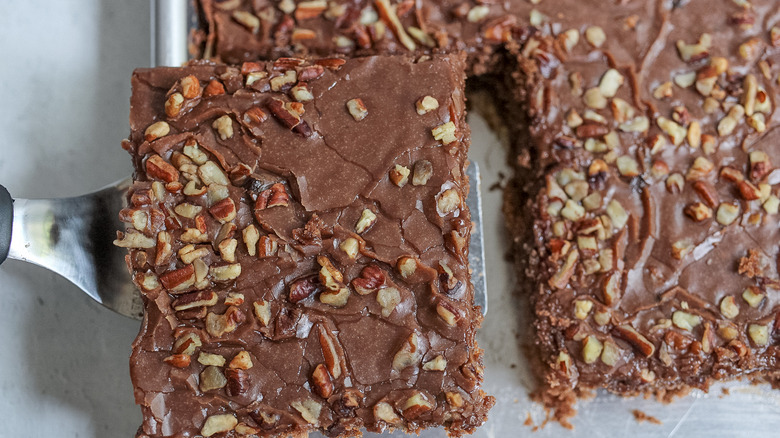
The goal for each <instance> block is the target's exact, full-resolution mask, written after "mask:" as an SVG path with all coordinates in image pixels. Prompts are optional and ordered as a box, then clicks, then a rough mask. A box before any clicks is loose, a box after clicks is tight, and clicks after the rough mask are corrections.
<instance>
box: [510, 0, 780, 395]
mask: <svg viewBox="0 0 780 438" xmlns="http://www.w3.org/2000/svg"><path fill="white" fill-rule="evenodd" d="M581 3H582V4H583V5H584V4H586V3H588V2H581ZM740 3H744V5H740ZM776 6H777V5H776V3H775V2H772V1H750V2H733V1H730V0H722V1H703V0H702V1H700V0H690V1H684V2H651V1H627V2H623V3H621V4H615V5H610V7H604V8H600V9H599V10H598V12H595V13H593V12H592V13H589V14H585V13H582V14H579V13H568V12H567V11H565V10H563V9H560V12H559V13H554V12H553V10H554V9H557V5H555V4H553V2H546V3H542V4H540V5H539V10H540V11H541V12H543V13H545V14H546V15H547V16H548V17H551V18H550V21H549V23H548V24H546V25H545V26H543V28H542V29H540V32H539V33H538V34H536V35H532V36H530V37H529V39H527V40H525V41H522V42H519V43H518V44H517V47H516V49H515V51H514V52H515V61H514V62H515V65H516V66H517V70H518V72H517V73H516V74H515V75H514V77H513V78H512V80H508V81H507V82H506V83H505V84H503V85H502V87H507V88H510V90H509V92H508V93H505V94H501V95H508V96H509V97H508V98H504V99H503V100H504V102H503V103H504V106H505V108H506V118H507V120H513V119H514V120H517V119H521V120H522V119H526V120H529V123H528V126H527V128H525V127H524V128H521V129H520V130H518V131H519V133H518V135H517V137H518V138H519V139H520V141H518V143H517V144H516V146H515V150H516V152H517V153H518V157H519V158H522V157H530V163H532V165H531V166H528V165H527V163H528V161H526V160H522V159H518V160H515V161H514V162H515V163H518V164H517V175H516V179H515V182H514V184H513V185H512V187H513V190H509V191H508V192H507V194H506V199H507V204H506V208H505V211H507V212H508V213H509V215H510V218H509V224H510V227H511V228H512V229H513V231H514V233H515V234H516V235H517V236H518V237H517V239H516V240H517V241H520V242H521V244H522V245H525V246H524V247H521V248H518V255H520V257H519V260H518V265H519V266H520V268H521V269H522V271H521V272H526V270H528V272H530V275H531V278H532V279H533V283H532V284H533V287H532V288H529V289H528V293H530V294H532V296H533V302H534V306H535V313H536V329H537V344H538V345H539V346H540V348H541V354H542V358H543V359H544V360H545V361H546V362H547V364H548V366H549V368H548V369H547V370H546V371H545V381H546V382H547V385H548V393H549V394H550V395H551V396H552V398H553V399H556V400H564V399H566V397H567V394H569V393H571V392H572V391H574V392H577V393H579V392H581V391H584V390H588V389H591V388H598V387H605V388H607V389H609V390H611V391H614V392H617V393H621V394H628V395H631V394H637V393H642V392H645V393H647V392H658V393H664V392H666V393H669V392H675V391H684V390H686V389H687V388H689V387H699V388H703V389H706V388H707V387H708V386H709V385H710V383H711V382H712V381H713V380H718V379H729V378H734V377H742V376H746V375H752V376H756V377H760V376H764V377H765V378H772V377H776V376H778V374H780V365H778V359H779V358H780V348H778V341H777V339H778V338H777V337H778V336H780V333H778V328H780V327H779V326H778V321H779V320H778V311H779V310H780V307H778V304H779V301H780V283H778V280H780V278H779V277H778V271H777V263H778V253H779V252H780V251H779V250H780V248H778V244H779V243H780V235H778V227H777V208H776V200H777V196H778V191H777V186H776V184H777V183H778V182H780V181H778V180H777V179H776V177H775V173H774V172H775V170H774V169H775V166H776V164H777V159H778V158H777V157H779V156H780V155H779V154H780V150H778V138H779V137H778V136H780V131H778V129H777V128H776V125H777V122H778V118H779V117H780V116H778V112H777V111H776V110H775V107H776V105H777V99H778V90H779V88H778V71H780V68H778V61H780V48H778V46H780V40H778V35H780V33H778V32H780V29H778V28H777V26H778V22H780V11H778V9H777V7H776ZM642 11H644V12H642ZM593 25H597V26H600V28H601V30H602V31H603V35H604V36H605V37H606V38H605V39H604V40H603V43H601V44H599V42H600V41H599V38H596V37H595V36H594V35H597V32H594V31H593V30H592V29H591V26H593ZM570 28H572V29H575V30H574V31H572V33H573V34H577V35H579V39H578V42H577V43H576V44H572V45H571V46H569V47H567V39H568V42H571V34H566V33H565V32H566V31H567V30H568V29H570ZM772 28H774V29H775V30H771V29H772ZM589 29H590V32H593V33H591V38H589V37H588V33H589ZM705 34H706V35H705ZM702 35H705V36H704V38H703V39H702ZM773 35H774V37H773ZM697 43H699V46H698V47H692V46H694V45H696V44H697ZM512 87H514V88H515V89H514V90H512V89H511V88H512ZM517 89H519V91H518V90H517ZM589 90H591V91H589ZM509 93H512V94H509ZM756 102H761V104H759V105H756ZM529 144H530V147H529V146H528V145H529ZM594 193H595V195H594ZM586 197H588V198H587V199H586ZM567 203H568V204H567ZM526 208H527V209H528V211H530V213H524V209H526ZM529 223H530V224H533V227H532V228H529V226H528V224H529ZM525 254H527V255H525ZM567 262H568V263H567ZM607 295H609V296H607Z"/></svg>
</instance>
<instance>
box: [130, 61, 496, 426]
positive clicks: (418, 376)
mask: <svg viewBox="0 0 780 438" xmlns="http://www.w3.org/2000/svg"><path fill="white" fill-rule="evenodd" d="M463 64H464V60H463V59H462V57H460V56H459V55H440V56H435V57H433V58H432V59H431V58H426V59H421V60H416V59H413V58H411V57H407V56H381V57H368V58H361V59H353V60H347V61H344V60H342V59H333V58H329V59H319V60H303V59H280V60H277V61H274V62H253V63H245V64H242V65H239V66H235V67H229V66H225V65H216V64H210V63H207V62H203V61H201V62H199V63H194V64H192V65H190V66H187V67H183V68H157V69H140V70H137V71H136V72H135V74H134V76H133V97H132V100H131V105H132V112H131V127H132V133H131V136H130V138H129V139H128V140H127V141H126V142H125V144H124V147H125V148H126V149H127V150H128V151H129V152H130V153H131V155H132V157H133V160H134V163H135V164H136V174H135V182H134V184H133V187H132V189H131V192H130V194H129V198H130V201H131V205H130V207H128V208H127V209H126V210H124V211H123V212H122V217H123V219H124V220H125V221H126V222H128V224H129V226H128V230H127V231H126V232H125V233H124V234H123V235H121V236H120V237H119V239H118V241H117V243H118V244H120V245H123V246H127V247H129V248H130V255H129V256H128V264H129V266H130V268H131V270H132V271H133V272H134V276H135V277H134V278H135V281H136V283H137V284H138V286H139V288H140V289H141V290H142V292H143V295H144V297H145V300H146V314H145V318H144V322H143V326H142V329H141V332H140V334H139V336H138V338H137V340H136V341H135V343H134V345H133V354H132V358H131V375H132V379H133V383H134V385H135V388H136V390H135V392H136V400H137V402H138V404H140V405H141V407H142V410H143V413H144V423H143V426H142V427H141V429H140V430H139V436H150V437H151V436H196V435H199V434H200V435H203V436H210V435H211V434H214V435H215V436H251V435H261V436H266V435H273V436H276V435H286V434H292V435H305V434H306V433H307V432H308V431H311V430H321V431H323V433H325V434H327V435H332V436H348V435H354V434H356V433H357V432H358V431H359V430H360V429H361V428H365V429H368V430H384V429H386V428H388V427H390V428H396V427H400V428H405V429H409V430H417V429H420V428H423V427H428V426H436V425H445V426H446V427H447V428H448V429H449V430H450V431H451V432H452V433H455V434H459V433H462V432H464V431H471V430H473V428H474V427H476V426H478V425H479V424H481V423H482V422H483V421H484V420H485V418H486V413H487V410H488V409H489V407H490V406H491V405H492V403H493V399H492V397H489V396H487V395H485V394H484V393H483V392H482V391H481V389H480V384H481V381H482V364H481V361H482V358H481V351H480V350H479V349H478V348H477V347H476V343H475V337H474V334H475V330H476V328H477V327H478V326H479V322H480V320H481V315H480V313H479V309H477V308H475V307H473V289H472V286H471V284H470V281H469V272H468V262H467V260H468V258H467V255H468V240H469V235H470V227H471V221H470V216H469V212H468V209H467V208H466V205H465V202H464V201H465V199H466V196H467V194H468V181H467V177H466V176H465V173H464V169H465V165H466V153H467V149H468V144H469V130H468V127H467V126H466V125H465V109H464V95H463V86H464V79H465V76H464V73H463V70H464V67H463ZM423 98H426V99H423ZM358 99H359V100H360V103H358V102H357V100H358ZM432 102H435V103H436V105H433V104H432ZM220 434H222V435H220Z"/></svg>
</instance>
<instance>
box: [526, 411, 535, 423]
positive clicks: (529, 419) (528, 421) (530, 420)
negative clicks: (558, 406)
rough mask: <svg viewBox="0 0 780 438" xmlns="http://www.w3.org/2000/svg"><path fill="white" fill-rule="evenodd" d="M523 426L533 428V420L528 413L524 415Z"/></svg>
mask: <svg viewBox="0 0 780 438" xmlns="http://www.w3.org/2000/svg"><path fill="white" fill-rule="evenodd" d="M523 425H524V426H533V425H534V420H533V419H532V418H531V413H530V412H528V413H526V414H525V421H524V422H523Z"/></svg>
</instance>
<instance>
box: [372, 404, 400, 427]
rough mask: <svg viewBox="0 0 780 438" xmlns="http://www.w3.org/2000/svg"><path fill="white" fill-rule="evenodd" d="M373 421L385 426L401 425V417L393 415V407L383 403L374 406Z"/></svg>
mask: <svg viewBox="0 0 780 438" xmlns="http://www.w3.org/2000/svg"><path fill="white" fill-rule="evenodd" d="M374 419H376V420H378V421H384V422H385V423H387V424H401V417H399V416H398V414H396V413H395V410H394V409H393V406H392V405H391V404H390V403H387V402H383V401H381V402H378V403H377V404H375V405H374Z"/></svg>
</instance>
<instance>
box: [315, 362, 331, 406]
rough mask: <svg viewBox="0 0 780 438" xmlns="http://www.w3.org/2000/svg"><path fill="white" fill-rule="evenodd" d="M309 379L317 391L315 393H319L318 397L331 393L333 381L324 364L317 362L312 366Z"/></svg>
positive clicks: (326, 396)
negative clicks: (312, 369)
mask: <svg viewBox="0 0 780 438" xmlns="http://www.w3.org/2000/svg"><path fill="white" fill-rule="evenodd" d="M311 380H312V384H313V386H314V389H315V391H317V394H319V395H320V397H322V398H328V397H330V396H331V394H333V381H332V380H331V378H330V374H328V370H327V368H325V365H324V364H318V365H317V366H316V367H314V371H313V372H312V375H311Z"/></svg>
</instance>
